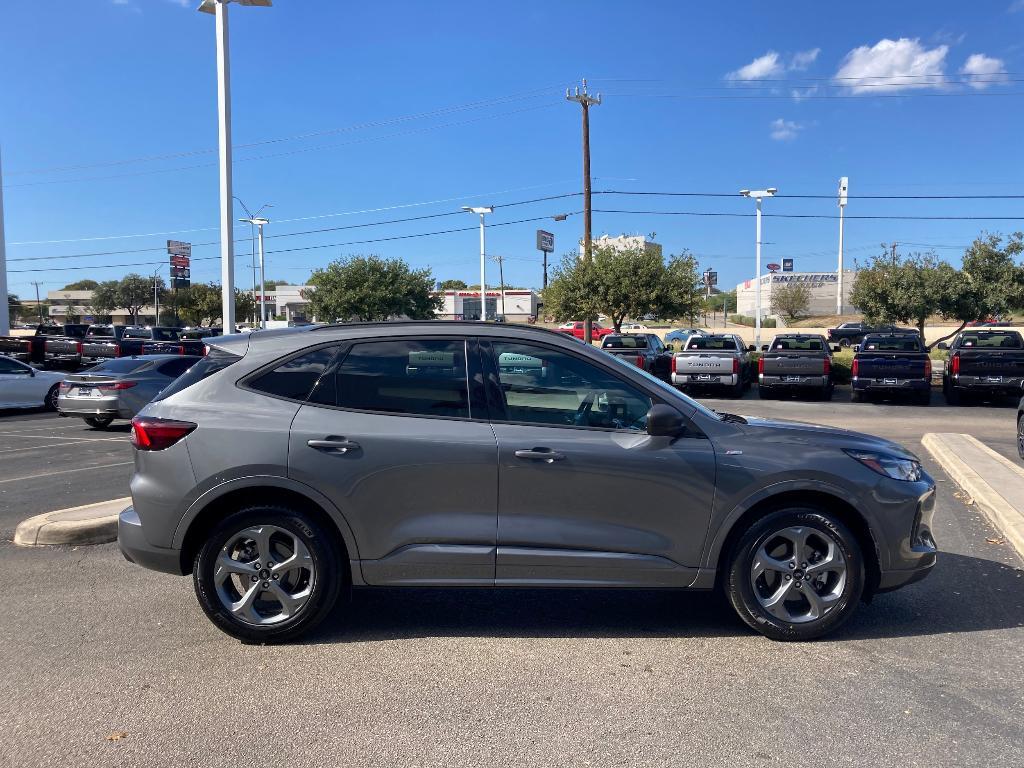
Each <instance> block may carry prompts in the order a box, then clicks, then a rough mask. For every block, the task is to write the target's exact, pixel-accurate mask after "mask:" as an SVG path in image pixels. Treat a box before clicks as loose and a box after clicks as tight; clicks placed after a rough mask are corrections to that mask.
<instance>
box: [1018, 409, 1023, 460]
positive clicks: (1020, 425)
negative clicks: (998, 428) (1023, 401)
mask: <svg viewBox="0 0 1024 768" xmlns="http://www.w3.org/2000/svg"><path fill="white" fill-rule="evenodd" d="M1017 453H1019V454H1020V457H1021V458H1022V459H1024V413H1022V414H1021V415H1020V416H1018V417H1017Z"/></svg>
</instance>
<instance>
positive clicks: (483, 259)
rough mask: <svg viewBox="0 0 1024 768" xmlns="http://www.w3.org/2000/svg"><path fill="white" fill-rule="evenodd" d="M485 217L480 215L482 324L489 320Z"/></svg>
mask: <svg viewBox="0 0 1024 768" xmlns="http://www.w3.org/2000/svg"><path fill="white" fill-rule="evenodd" d="M484 215H485V214H483V213H481V214H480V322H484V321H486V320H487V283H486V280H487V256H486V255H485V254H486V253H487V241H486V235H485V234H484V229H485V227H484Z"/></svg>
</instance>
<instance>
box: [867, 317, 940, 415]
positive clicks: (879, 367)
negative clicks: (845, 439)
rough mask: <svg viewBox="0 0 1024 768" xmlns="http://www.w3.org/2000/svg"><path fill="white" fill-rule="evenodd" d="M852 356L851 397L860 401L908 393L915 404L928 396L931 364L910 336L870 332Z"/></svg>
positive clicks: (921, 346)
mask: <svg viewBox="0 0 1024 768" xmlns="http://www.w3.org/2000/svg"><path fill="white" fill-rule="evenodd" d="M854 349H855V351H856V354H854V356H853V367H852V368H851V371H850V372H851V374H852V384H853V391H852V398H853V401H854V402H855V403H859V402H862V401H863V400H864V399H865V398H866V397H868V396H869V395H872V394H877V393H883V394H887V395H898V394H909V395H910V396H911V397H913V399H914V402H916V403H917V404H918V405H928V403H929V402H930V401H931V396H932V361H931V358H930V357H929V356H928V351H927V350H926V349H925V347H924V344H922V343H921V336H920V335H919V334H918V333H917V332H916V331H914V332H913V333H872V334H868V335H867V336H865V337H864V341H862V342H861V343H860V344H859V345H857V346H856V347H855V348H854Z"/></svg>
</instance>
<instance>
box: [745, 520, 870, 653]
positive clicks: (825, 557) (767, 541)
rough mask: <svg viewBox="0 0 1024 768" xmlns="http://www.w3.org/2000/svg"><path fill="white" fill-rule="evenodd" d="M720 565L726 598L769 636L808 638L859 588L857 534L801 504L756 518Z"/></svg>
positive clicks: (835, 622)
mask: <svg viewBox="0 0 1024 768" xmlns="http://www.w3.org/2000/svg"><path fill="white" fill-rule="evenodd" d="M727 567H728V571H727V573H726V580H727V581H726V594H727V595H728V597H729V602H730V603H732V606H733V608H734V609H735V610H736V612H737V613H738V614H739V616H740V618H741V619H743V621H744V622H746V623H747V624H748V625H749V626H750V627H752V628H754V629H756V630H757V631H758V632H760V633H761V634H763V635H765V636H766V637H769V638H771V639H773V640H810V639H812V638H815V637H820V636H821V635H824V634H826V633H828V632H831V631H833V630H835V629H836V628H838V627H839V625H840V624H842V623H843V622H845V621H846V620H847V619H849V618H850V616H851V615H852V614H853V612H854V611H855V610H856V608H857V605H858V603H859V602H860V598H861V594H862V593H863V591H864V559H863V556H862V554H861V549H860V546H859V544H858V543H857V539H856V538H855V537H854V536H853V534H852V533H851V532H850V530H849V529H848V528H847V527H846V526H845V525H843V524H842V523H841V522H840V521H839V520H838V519H836V518H835V517H834V516H832V515H830V514H829V513H827V512H825V511H822V510H819V509H814V508H809V507H807V508H804V507H791V508H788V509H780V510H778V511H776V512H772V513H771V514H769V515H767V516H765V517H763V518H761V519H760V520H757V521H756V522H755V523H754V524H753V525H751V526H750V528H749V529H748V530H747V531H746V532H745V533H744V534H743V535H742V536H741V537H740V539H739V541H737V542H736V545H735V546H734V547H733V549H732V552H731V555H730V558H729V560H728V565H727Z"/></svg>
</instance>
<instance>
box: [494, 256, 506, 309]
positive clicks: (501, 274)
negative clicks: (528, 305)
mask: <svg viewBox="0 0 1024 768" xmlns="http://www.w3.org/2000/svg"><path fill="white" fill-rule="evenodd" d="M492 258H493V259H494V260H495V261H496V262H498V295H499V296H501V315H502V317H504V316H505V257H504V256H493V257H492Z"/></svg>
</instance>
